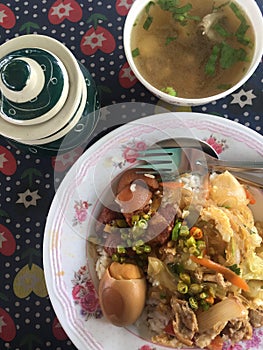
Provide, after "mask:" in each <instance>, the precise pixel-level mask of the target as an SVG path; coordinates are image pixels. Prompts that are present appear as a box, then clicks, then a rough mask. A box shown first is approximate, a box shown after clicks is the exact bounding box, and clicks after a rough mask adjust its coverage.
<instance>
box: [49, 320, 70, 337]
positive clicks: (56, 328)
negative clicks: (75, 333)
mask: <svg viewBox="0 0 263 350" xmlns="http://www.w3.org/2000/svg"><path fill="white" fill-rule="evenodd" d="M52 333H53V335H54V337H55V338H56V339H57V340H66V339H68V336H67V334H66V332H65V331H64V329H63V328H62V326H61V324H60V322H59V320H58V318H57V317H55V318H54V321H53V323H52Z"/></svg>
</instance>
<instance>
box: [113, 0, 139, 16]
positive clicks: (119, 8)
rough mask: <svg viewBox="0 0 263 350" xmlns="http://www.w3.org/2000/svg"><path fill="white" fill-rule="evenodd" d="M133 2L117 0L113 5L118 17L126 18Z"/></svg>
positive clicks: (130, 0) (131, 0) (132, 0)
mask: <svg viewBox="0 0 263 350" xmlns="http://www.w3.org/2000/svg"><path fill="white" fill-rule="evenodd" d="M133 2H134V0H117V1H116V4H115V8H116V12H117V13H118V14H119V15H120V16H126V15H127V14H128V12H129V10H130V8H131V5H132V4H133Z"/></svg>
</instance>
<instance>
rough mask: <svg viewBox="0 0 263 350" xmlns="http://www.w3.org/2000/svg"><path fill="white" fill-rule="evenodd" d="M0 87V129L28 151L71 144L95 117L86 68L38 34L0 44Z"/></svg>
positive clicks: (93, 94) (65, 148)
mask: <svg viewBox="0 0 263 350" xmlns="http://www.w3.org/2000/svg"><path fill="white" fill-rule="evenodd" d="M0 92H1V100H0V104H1V108H0V133H1V134H2V135H3V136H5V137H6V138H8V139H9V140H10V142H11V143H13V144H16V145H17V147H21V148H23V149H25V148H26V149H28V150H29V151H31V152H33V153H37V152H54V153H56V152H58V151H60V152H61V151H62V152H63V151H68V150H70V149H73V148H75V147H77V146H78V145H80V144H81V143H84V142H85V140H87V139H88V138H89V137H90V135H91V134H92V132H93V130H94V128H95V126H96V123H97V121H98V117H99V100H98V94H97V90H96V86H95V83H94V81H93V79H92V77H91V75H90V73H89V72H88V70H87V69H86V68H85V67H84V66H83V65H82V64H80V63H79V62H78V61H77V60H76V59H75V57H74V55H73V54H72V53H71V52H70V50H69V49H67V48H66V47H65V46H64V45H63V44H62V43H60V42H58V41H57V40H55V39H52V38H50V37H47V36H44V35H37V34H36V35H35V34H33V35H24V36H20V37H17V38H14V39H12V40H9V41H7V42H6V43H4V44H3V45H1V46H0Z"/></svg>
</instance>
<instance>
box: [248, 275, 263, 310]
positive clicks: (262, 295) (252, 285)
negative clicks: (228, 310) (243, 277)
mask: <svg viewBox="0 0 263 350" xmlns="http://www.w3.org/2000/svg"><path fill="white" fill-rule="evenodd" d="M248 285H249V291H247V292H246V293H245V296H246V297H247V298H248V299H252V300H253V305H254V307H256V308H257V307H259V306H263V281H260V280H251V281H248Z"/></svg>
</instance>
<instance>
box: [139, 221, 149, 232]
mask: <svg viewBox="0 0 263 350" xmlns="http://www.w3.org/2000/svg"><path fill="white" fill-rule="evenodd" d="M138 226H139V227H140V228H142V229H144V230H145V229H147V227H148V222H147V220H145V219H140V220H139V221H138Z"/></svg>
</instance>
